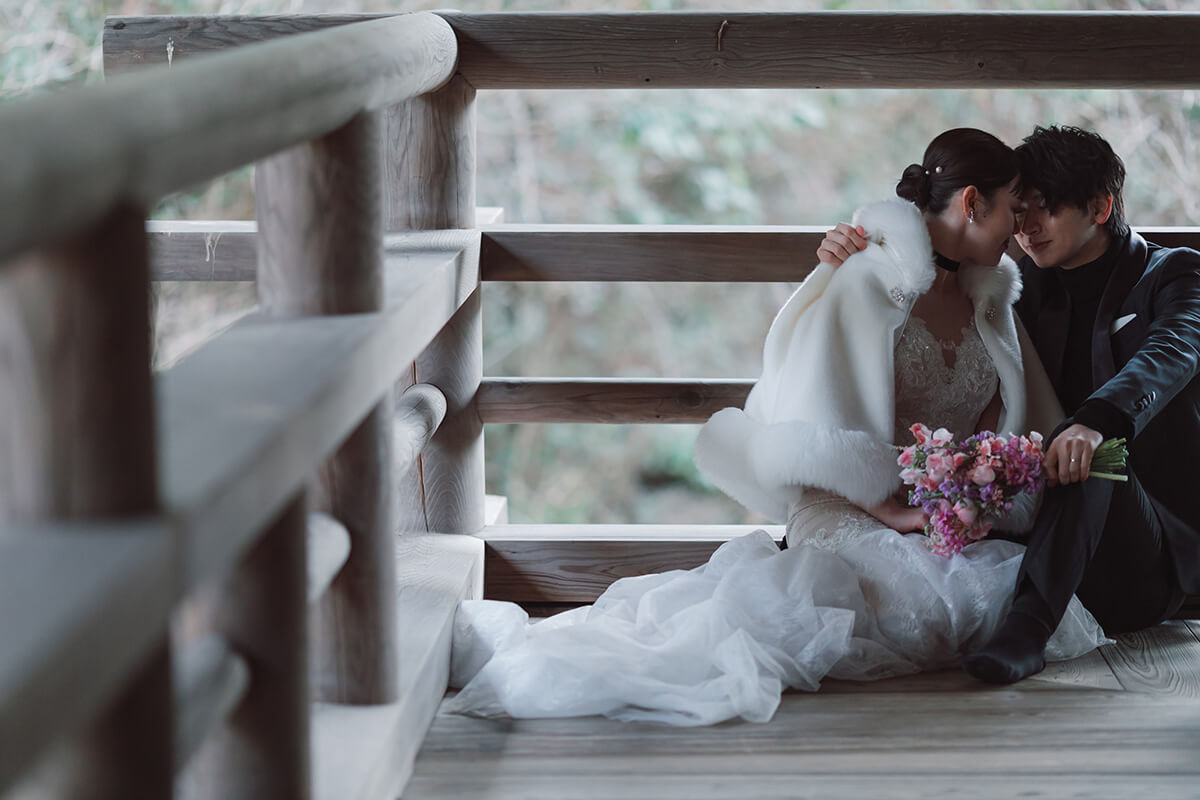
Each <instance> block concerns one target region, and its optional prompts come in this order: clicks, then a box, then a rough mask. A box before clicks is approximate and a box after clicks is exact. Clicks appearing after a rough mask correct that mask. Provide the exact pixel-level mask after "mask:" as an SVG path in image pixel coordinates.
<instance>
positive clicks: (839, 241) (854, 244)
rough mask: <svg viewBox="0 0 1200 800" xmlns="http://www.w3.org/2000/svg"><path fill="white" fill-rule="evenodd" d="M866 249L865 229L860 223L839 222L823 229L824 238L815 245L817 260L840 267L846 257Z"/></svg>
mask: <svg viewBox="0 0 1200 800" xmlns="http://www.w3.org/2000/svg"><path fill="white" fill-rule="evenodd" d="M866 249H867V229H866V228H864V227H863V226H862V225H851V224H849V223H847V222H839V223H838V224H837V225H835V226H834V227H833V228H832V229H831V230H828V231H825V238H824V239H822V240H821V244H820V245H818V246H817V260H818V261H820V262H822V263H824V264H832V265H833V266H835V267H840V266H841V265H842V263H843V262H844V261H845V260H846V259H847V258H849V257H850V256H852V255H854V254H855V253H857V252H859V251H861V250H866Z"/></svg>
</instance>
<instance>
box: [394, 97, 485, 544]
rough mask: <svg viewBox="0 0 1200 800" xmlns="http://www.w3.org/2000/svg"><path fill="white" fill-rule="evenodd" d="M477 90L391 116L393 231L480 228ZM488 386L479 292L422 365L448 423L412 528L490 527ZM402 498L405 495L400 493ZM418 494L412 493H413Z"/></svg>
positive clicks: (417, 477) (423, 378) (421, 472)
mask: <svg viewBox="0 0 1200 800" xmlns="http://www.w3.org/2000/svg"><path fill="white" fill-rule="evenodd" d="M474 101H475V90H474V89H473V88H472V87H471V85H470V84H469V83H467V82H466V81H465V80H463V79H462V78H460V77H455V78H452V79H451V80H450V82H449V83H447V84H446V85H445V86H444V87H442V88H441V89H438V90H437V91H435V92H431V93H429V94H426V95H422V96H420V97H417V98H414V99H412V100H409V101H408V102H406V103H401V104H399V105H396V106H393V107H391V108H389V109H388V110H387V112H386V113H387V137H386V139H387V157H386V161H387V164H386V167H387V173H386V174H387V182H386V184H385V201H384V208H385V210H384V220H385V225H386V229H387V230H388V231H389V232H392V231H401V230H436V229H442V228H471V227H474V225H475V111H474ZM482 378H483V330H482V320H481V316H480V302H479V287H478V286H476V287H475V290H474V291H473V292H472V293H471V295H470V297H468V298H467V300H466V302H465V303H463V305H462V307H461V308H460V309H459V310H458V313H456V314H455V315H454V317H453V318H451V320H450V321H449V322H448V323H447V324H446V327H445V328H443V329H442V332H441V333H439V334H438V336H437V337H436V338H435V339H434V340H433V342H432V343H430V345H429V347H428V348H427V349H426V350H425V352H424V353H422V355H421V356H420V357H419V358H418V359H417V362H416V364H415V365H414V374H413V381H412V382H413V383H417V382H419V383H429V384H432V385H434V386H436V387H437V388H438V389H440V390H441V391H442V393H443V394H444V395H445V396H446V406H447V412H446V419H445V421H443V422H442V425H441V427H439V428H438V431H437V433H436V434H435V435H434V437H433V440H432V441H431V442H430V443H429V445H428V446H426V448H425V450H424V451H423V452H422V454H421V463H420V468H419V469H418V470H414V471H413V472H412V474H411V477H410V478H409V479H408V482H409V483H408V485H409V486H411V485H412V482H413V481H416V482H418V483H419V486H420V490H421V491H420V497H421V505H422V507H423V511H421V512H419V513H414V512H415V511H416V510H415V509H410V510H408V511H407V512H406V511H402V512H401V516H402V520H403V524H404V525H405V528H406V529H408V530H412V529H414V528H417V529H424V530H430V531H438V532H442V533H475V532H476V531H478V530H479V529H480V528H482V527H483V523H484V513H483V504H484V485H483V423H482V422H480V420H479V415H478V414H477V413H476V411H475V393H476V391H477V390H478V388H479V383H480V381H481V380H482ZM401 491H402V496H403V493H404V487H403V486H402V487H401ZM410 496H411V494H410Z"/></svg>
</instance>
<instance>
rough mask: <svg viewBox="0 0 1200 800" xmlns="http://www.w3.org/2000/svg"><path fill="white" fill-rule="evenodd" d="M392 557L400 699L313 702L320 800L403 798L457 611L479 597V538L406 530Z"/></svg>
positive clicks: (442, 684) (439, 688)
mask: <svg viewBox="0 0 1200 800" xmlns="http://www.w3.org/2000/svg"><path fill="white" fill-rule="evenodd" d="M395 559H396V574H397V579H398V580H397V586H398V589H397V600H396V602H397V614H396V616H397V620H398V626H399V627H398V637H399V639H400V641H401V642H402V643H403V647H402V648H401V651H400V661H399V673H398V676H399V677H398V683H399V687H400V691H399V699H398V700H397V701H396V702H395V703H390V704H386V705H377V706H349V705H336V704H332V703H317V704H316V705H315V706H314V709H313V759H314V781H315V789H314V795H315V796H316V797H317V798H320V799H321V800H357V799H358V798H362V800H373V799H374V798H381V797H398V796H400V794H401V792H402V790H403V789H404V784H405V783H406V781H407V780H408V777H409V775H410V774H411V771H412V764H413V760H414V759H415V757H416V754H417V750H418V749H419V748H420V746H421V742H422V741H423V740H424V737H425V732H426V731H427V730H428V728H429V724H430V721H431V720H432V719H433V716H434V714H435V712H436V711H437V706H438V703H439V702H441V699H442V696H443V695H444V693H445V691H446V681H447V678H448V676H449V669H450V636H451V626H452V625H453V622H454V614H455V611H456V610H457V608H458V604H459V603H460V602H461V601H462V600H464V599H469V598H478V597H479V596H480V591H481V583H482V574H483V544H482V542H480V541H479V540H478V539H476V538H475V537H471V536H453V535H445V534H437V535H423V534H413V535H408V536H401V537H399V538H398V539H397V541H396V552H395Z"/></svg>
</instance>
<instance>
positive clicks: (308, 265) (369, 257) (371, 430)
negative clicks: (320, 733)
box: [255, 112, 397, 704]
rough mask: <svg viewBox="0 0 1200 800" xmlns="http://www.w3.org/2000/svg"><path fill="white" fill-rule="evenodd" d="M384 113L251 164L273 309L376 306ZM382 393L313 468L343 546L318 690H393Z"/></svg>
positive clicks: (318, 628)
mask: <svg viewBox="0 0 1200 800" xmlns="http://www.w3.org/2000/svg"><path fill="white" fill-rule="evenodd" d="M380 148H381V133H380V120H379V114H378V113H376V112H371V113H363V114H360V115H358V116H357V117H355V118H354V119H353V120H352V121H351V122H349V123H348V124H346V125H345V126H343V127H342V128H340V129H339V130H337V131H334V132H333V133H331V134H329V135H328V136H325V137H322V138H321V139H317V140H314V141H313V142H311V143H309V144H306V145H301V146H300V147H296V148H292V149H291V150H288V151H285V152H284V153H281V154H279V155H276V156H273V157H271V158H269V159H267V160H265V161H263V162H260V163H259V164H258V166H257V167H256V175H255V192H256V198H257V199H256V207H257V215H258V224H259V237H258V242H259V278H258V287H259V293H260V297H261V300H262V304H263V306H264V308H265V309H266V310H267V311H268V312H269V313H273V314H283V315H293V314H299V315H313V314H354V313H363V312H371V311H378V310H380V309H382V307H383V239H382V235H381V232H382V228H381V225H382V220H381V215H380V174H379V169H380ZM391 415H392V399H391V395H390V393H389V395H388V396H387V397H385V398H383V400H382V401H381V402H380V404H379V405H378V406H376V407H375V408H374V409H373V410H372V411H371V412H370V413H369V414H368V415H367V417H366V418H365V419H364V420H363V422H362V423H361V424H360V425H359V427H358V428H357V430H355V431H354V432H353V433H351V434H350V436H349V438H348V439H347V440H346V441H345V443H344V444H343V445H342V446H341V448H340V449H339V450H338V451H337V452H336V453H335V454H334V455H333V456H332V457H331V458H330V460H329V461H328V462H327V463H326V465H325V466H324V467H323V468H322V469H321V471H320V478H321V481H320V482H321V490H322V494H323V495H324V496H325V498H326V499H327V503H328V507H329V511H330V513H331V514H332V516H333V517H334V518H336V519H337V520H338V521H339V522H341V523H342V524H343V525H345V526H346V529H347V530H348V531H349V533H350V542H351V546H350V557H349V559H348V560H347V562H346V565H345V566H344V567H343V568H342V570H341V571H340V572H339V573H338V575H337V577H336V578H335V579H334V580H333V583H332V584H331V585H330V587H329V591H328V592H327V593H326V594H325V595H324V597H323V598H322V599H321V601H320V602H319V603H318V605H317V606H316V608H315V610H314V623H313V631H314V633H313V635H314V654H313V664H314V674H313V690H314V695H315V697H317V698H318V699H321V700H329V701H333V702H341V703H362V704H368V703H386V702H390V701H392V700H395V699H396V687H397V666H396V664H397V662H396V566H395V553H394V542H393V535H394V524H393V514H392V491H393V487H392V485H391V483H392V482H391V474H392V471H391V460H392V432H391Z"/></svg>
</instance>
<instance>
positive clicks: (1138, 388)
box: [818, 126, 1200, 683]
mask: <svg viewBox="0 0 1200 800" xmlns="http://www.w3.org/2000/svg"><path fill="white" fill-rule="evenodd" d="M1016 150H1017V155H1018V157H1019V159H1020V164H1021V178H1022V183H1023V186H1024V195H1023V198H1022V199H1023V201H1024V208H1023V211H1022V212H1021V213H1020V214H1019V215H1018V218H1017V227H1016V237H1017V242H1018V244H1020V245H1021V249H1023V250H1024V251H1025V253H1026V254H1027V255H1026V257H1025V258H1023V259H1021V273H1022V278H1023V282H1024V290H1023V293H1022V296H1021V299H1020V300H1019V301H1018V302H1017V304H1016V311H1017V314H1018V316H1019V317H1020V319H1021V322H1022V323H1023V324H1024V326H1025V328H1026V330H1027V331H1028V332H1029V334H1030V337H1031V338H1032V339H1033V342H1034V345H1035V347H1036V348H1037V351H1038V354H1039V355H1040V356H1041V358H1042V361H1043V363H1044V364H1045V366H1046V371H1047V372H1048V373H1049V375H1050V381H1051V383H1052V384H1053V386H1054V389H1055V391H1056V393H1057V394H1058V398H1059V400H1060V401H1061V403H1062V406H1063V409H1064V411H1065V412H1066V413H1067V415H1068V417H1067V419H1066V420H1064V421H1063V422H1062V423H1061V424H1060V425H1059V426H1058V428H1057V429H1055V431H1054V432H1053V433H1052V435H1051V436H1050V437H1048V439H1047V442H1048V444H1047V448H1046V457H1045V468H1046V472H1047V475H1048V478H1049V487H1048V488H1047V490H1046V493H1045V495H1044V497H1043V501H1042V507H1041V509H1040V511H1039V513H1038V517H1037V520H1036V522H1035V524H1034V527H1033V531H1032V533H1031V534H1030V539H1029V545H1028V549H1027V550H1026V552H1025V557H1024V560H1023V562H1022V565H1021V571H1020V574H1019V576H1018V585H1017V592H1016V596H1015V597H1014V600H1013V605H1012V609H1011V611H1010V613H1009V615H1008V617H1007V618H1006V619H1005V621H1004V622H1003V624H1002V625H1001V627H1000V629H999V631H998V632H997V633H996V635H995V637H994V638H993V639H992V640H991V641H990V642H989V643H988V644H986V645H984V647H982V648H981V649H980V650H978V651H976V652H974V653H971V654H970V655H968V656H967V657H966V658H965V659H964V661H963V667H964V669H966V671H967V672H968V673H970V674H971V675H973V676H975V677H976V678H979V679H981V680H984V681H988V682H990V683H1012V682H1014V681H1018V680H1021V679H1022V678H1025V677H1028V676H1029V675H1033V674H1035V673H1037V672H1039V671H1041V670H1042V669H1043V667H1044V666H1045V659H1044V655H1043V654H1044V650H1045V646H1046V641H1047V640H1048V639H1049V637H1050V635H1051V634H1052V633H1053V632H1054V630H1055V628H1056V627H1057V626H1058V622H1059V620H1060V619H1061V618H1062V615H1063V613H1064V611H1065V610H1066V607H1067V603H1068V602H1069V601H1070V599H1071V596H1072V594H1075V595H1078V597H1079V599H1080V601H1081V602H1082V603H1083V604H1084V606H1085V607H1086V608H1087V609H1088V610H1089V611H1091V612H1092V613H1093V614H1094V615H1095V617H1096V619H1097V620H1098V621H1099V622H1100V624H1101V625H1103V626H1104V629H1105V630H1106V631H1107V632H1108V633H1121V632H1124V631H1132V630H1137V629H1139V628H1144V627H1147V626H1149V625H1153V624H1156V623H1158V622H1161V621H1162V620H1164V619H1168V618H1170V617H1171V616H1172V615H1173V614H1174V613H1175V612H1176V611H1177V610H1178V609H1179V607H1180V605H1181V604H1182V603H1183V600H1184V598H1185V596H1186V595H1187V594H1200V491H1198V490H1200V380H1198V379H1197V375H1198V374H1200V253H1197V252H1196V251H1194V250H1190V249H1185V248H1175V249H1172V248H1165V247H1159V246H1157V245H1154V244H1150V243H1148V242H1146V241H1145V240H1144V239H1143V238H1142V237H1141V236H1139V235H1138V234H1136V233H1134V232H1132V231H1131V230H1130V229H1129V226H1128V224H1127V223H1126V221H1125V215H1124V206H1123V201H1122V196H1121V193H1122V189H1123V187H1124V182H1125V167H1124V165H1123V164H1122V162H1121V159H1120V158H1119V157H1118V156H1117V155H1116V154H1115V153H1114V152H1113V150H1112V148H1111V147H1110V146H1109V144H1108V142H1106V141H1105V140H1104V139H1102V138H1101V137H1100V136H1098V135H1097V134H1095V133H1091V132H1088V131H1084V130H1080V129H1078V128H1071V127H1061V128H1060V127H1055V126H1052V127H1049V128H1040V127H1039V128H1037V129H1035V130H1034V132H1033V133H1032V134H1031V135H1030V136H1028V137H1026V138H1025V140H1024V142H1023V143H1022V144H1021V145H1020V146H1019V147H1017V149H1016ZM865 244H866V243H865V241H864V240H863V238H862V235H861V233H860V232H859V231H856V230H855V229H853V228H850V227H849V226H846V225H840V226H838V228H837V229H835V230H834V231H831V232H830V234H829V236H828V237H827V239H826V241H825V242H824V243H823V244H822V245H821V250H819V251H818V252H819V253H820V255H821V257H822V260H824V261H833V262H834V263H840V261H841V260H844V258H845V257H848V255H849V254H850V253H852V252H855V251H856V250H858V249H861V248H862V247H865ZM1112 437H1124V438H1125V439H1127V442H1128V443H1127V447H1128V449H1129V459H1128V470H1127V473H1128V476H1129V481H1128V482H1127V483H1116V482H1113V481H1109V480H1103V479H1099V478H1093V479H1091V480H1087V479H1086V478H1087V474H1088V469H1089V466H1090V464H1091V460H1092V455H1093V454H1094V453H1095V450H1096V448H1097V447H1098V446H1099V445H1100V443H1101V442H1102V441H1103V440H1105V439H1108V438H1112Z"/></svg>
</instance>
